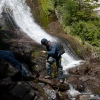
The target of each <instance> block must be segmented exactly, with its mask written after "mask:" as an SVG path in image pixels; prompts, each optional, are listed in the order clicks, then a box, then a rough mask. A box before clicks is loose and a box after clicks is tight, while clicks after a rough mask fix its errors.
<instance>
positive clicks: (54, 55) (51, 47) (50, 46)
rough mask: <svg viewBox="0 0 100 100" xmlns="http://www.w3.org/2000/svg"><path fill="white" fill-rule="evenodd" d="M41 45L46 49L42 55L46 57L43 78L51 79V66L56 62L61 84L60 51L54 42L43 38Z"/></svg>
mask: <svg viewBox="0 0 100 100" xmlns="http://www.w3.org/2000/svg"><path fill="white" fill-rule="evenodd" d="M41 44H42V45H44V46H45V47H46V49H47V50H46V51H45V50H43V51H42V53H45V54H47V55H48V57H47V60H46V73H47V75H46V76H45V78H51V65H52V64H53V63H54V62H56V66H57V68H58V78H59V80H60V83H63V68H62V66H61V54H60V49H59V47H58V46H57V44H56V43H55V42H50V41H48V40H47V39H45V38H43V39H42V40H41Z"/></svg>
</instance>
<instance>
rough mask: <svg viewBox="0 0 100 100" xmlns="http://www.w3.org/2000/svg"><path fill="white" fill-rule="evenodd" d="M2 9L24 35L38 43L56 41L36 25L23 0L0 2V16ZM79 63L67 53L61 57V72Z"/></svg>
mask: <svg viewBox="0 0 100 100" xmlns="http://www.w3.org/2000/svg"><path fill="white" fill-rule="evenodd" d="M3 8H5V9H10V13H11V15H12V17H13V19H14V21H15V22H16V24H17V25H18V26H19V27H20V29H21V30H22V31H23V32H24V33H26V34H27V35H28V36H29V37H30V38H32V39H33V40H35V41H36V42H38V43H40V41H41V39H42V38H47V39H48V40H50V41H58V39H56V38H55V37H52V36H51V35H49V34H48V33H46V32H45V31H44V30H43V29H42V28H41V27H40V26H39V25H38V24H36V22H35V21H34V18H33V16H32V14H31V10H30V8H29V7H28V6H27V4H26V3H25V0H1V1H0V14H1V13H2V11H3ZM80 62H82V61H81V60H76V59H75V58H74V57H73V56H72V55H70V53H68V52H67V51H66V53H65V54H63V55H62V65H63V70H66V69H68V68H70V67H75V66H77V65H80Z"/></svg>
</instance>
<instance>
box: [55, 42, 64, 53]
mask: <svg viewBox="0 0 100 100" xmlns="http://www.w3.org/2000/svg"><path fill="white" fill-rule="evenodd" d="M56 44H57V46H58V48H59V49H60V55H62V54H63V53H65V49H64V47H63V45H62V44H61V43H58V42H56Z"/></svg>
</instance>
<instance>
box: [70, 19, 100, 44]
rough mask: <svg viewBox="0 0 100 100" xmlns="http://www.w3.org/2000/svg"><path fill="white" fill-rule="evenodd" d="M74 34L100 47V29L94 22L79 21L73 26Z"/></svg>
mask: <svg viewBox="0 0 100 100" xmlns="http://www.w3.org/2000/svg"><path fill="white" fill-rule="evenodd" d="M72 34H73V35H77V36H80V37H81V39H82V40H83V41H88V42H89V43H90V44H91V45H93V46H100V42H99V41H100V29H99V27H98V26H96V25H95V24H94V23H93V21H88V22H84V21H79V22H77V23H75V24H73V25H72Z"/></svg>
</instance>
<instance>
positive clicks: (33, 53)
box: [0, 22, 100, 100]
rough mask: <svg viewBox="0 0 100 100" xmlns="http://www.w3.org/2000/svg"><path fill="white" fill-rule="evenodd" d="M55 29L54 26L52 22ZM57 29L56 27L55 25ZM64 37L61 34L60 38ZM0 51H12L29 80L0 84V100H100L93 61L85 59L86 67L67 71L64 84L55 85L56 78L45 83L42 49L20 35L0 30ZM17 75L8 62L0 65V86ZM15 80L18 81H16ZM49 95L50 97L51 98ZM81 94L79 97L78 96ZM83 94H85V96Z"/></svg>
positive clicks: (98, 66)
mask: <svg viewBox="0 0 100 100" xmlns="http://www.w3.org/2000/svg"><path fill="white" fill-rule="evenodd" d="M54 23H55V25H56V30H58V29H57V24H58V22H57V24H56V22H54ZM51 25H53V24H50V27H51V30H50V32H51V33H52V34H55V33H56V32H55V29H54V28H53V26H51ZM58 26H59V25H58ZM64 36H65V34H64ZM0 49H6V50H10V51H13V53H14V54H15V57H16V59H17V60H18V61H19V62H20V63H25V64H26V65H27V66H28V68H29V70H30V73H31V74H32V76H33V77H35V78H34V79H33V80H30V81H24V80H21V79H20V80H17V81H16V82H15V81H14V82H11V83H10V82H9V81H10V80H8V81H7V82H8V83H10V84H7V82H6V84H3V85H2V84H0V100H17V99H19V100H52V99H54V100H72V99H73V98H75V99H74V100H83V99H84V100H99V99H98V98H96V97H94V99H93V98H92V97H90V94H91V93H90V92H89V93H88V90H90V91H92V93H93V94H96V95H97V94H98V95H99V96H100V92H99V91H100V62H99V61H97V60H96V59H93V58H91V59H89V60H87V61H86V63H84V64H82V65H80V66H78V67H75V68H71V69H68V72H69V74H70V75H69V76H68V77H67V76H66V77H65V81H64V82H65V83H64V84H59V81H58V80H57V78H53V79H51V80H46V79H44V78H43V76H44V75H45V60H46V59H45V55H43V54H41V52H40V51H41V50H42V49H44V48H43V47H41V46H40V45H39V44H38V43H36V42H35V41H33V40H32V39H30V38H29V37H28V36H27V35H25V34H23V32H22V31H21V30H20V29H16V30H14V29H10V30H0ZM17 72H18V71H17V70H16V69H14V68H13V66H11V65H10V64H9V63H8V62H5V61H1V62H0V80H1V81H0V82H1V83H2V82H3V79H5V78H9V77H11V76H13V75H15V74H16V73H17ZM18 79H19V77H18ZM69 84H71V85H72V86H73V88H74V90H76V91H75V92H74V93H73V90H72V94H71V91H68V90H70V85H69ZM52 92H53V95H52ZM82 93H83V94H82ZM86 93H87V94H86Z"/></svg>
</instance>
